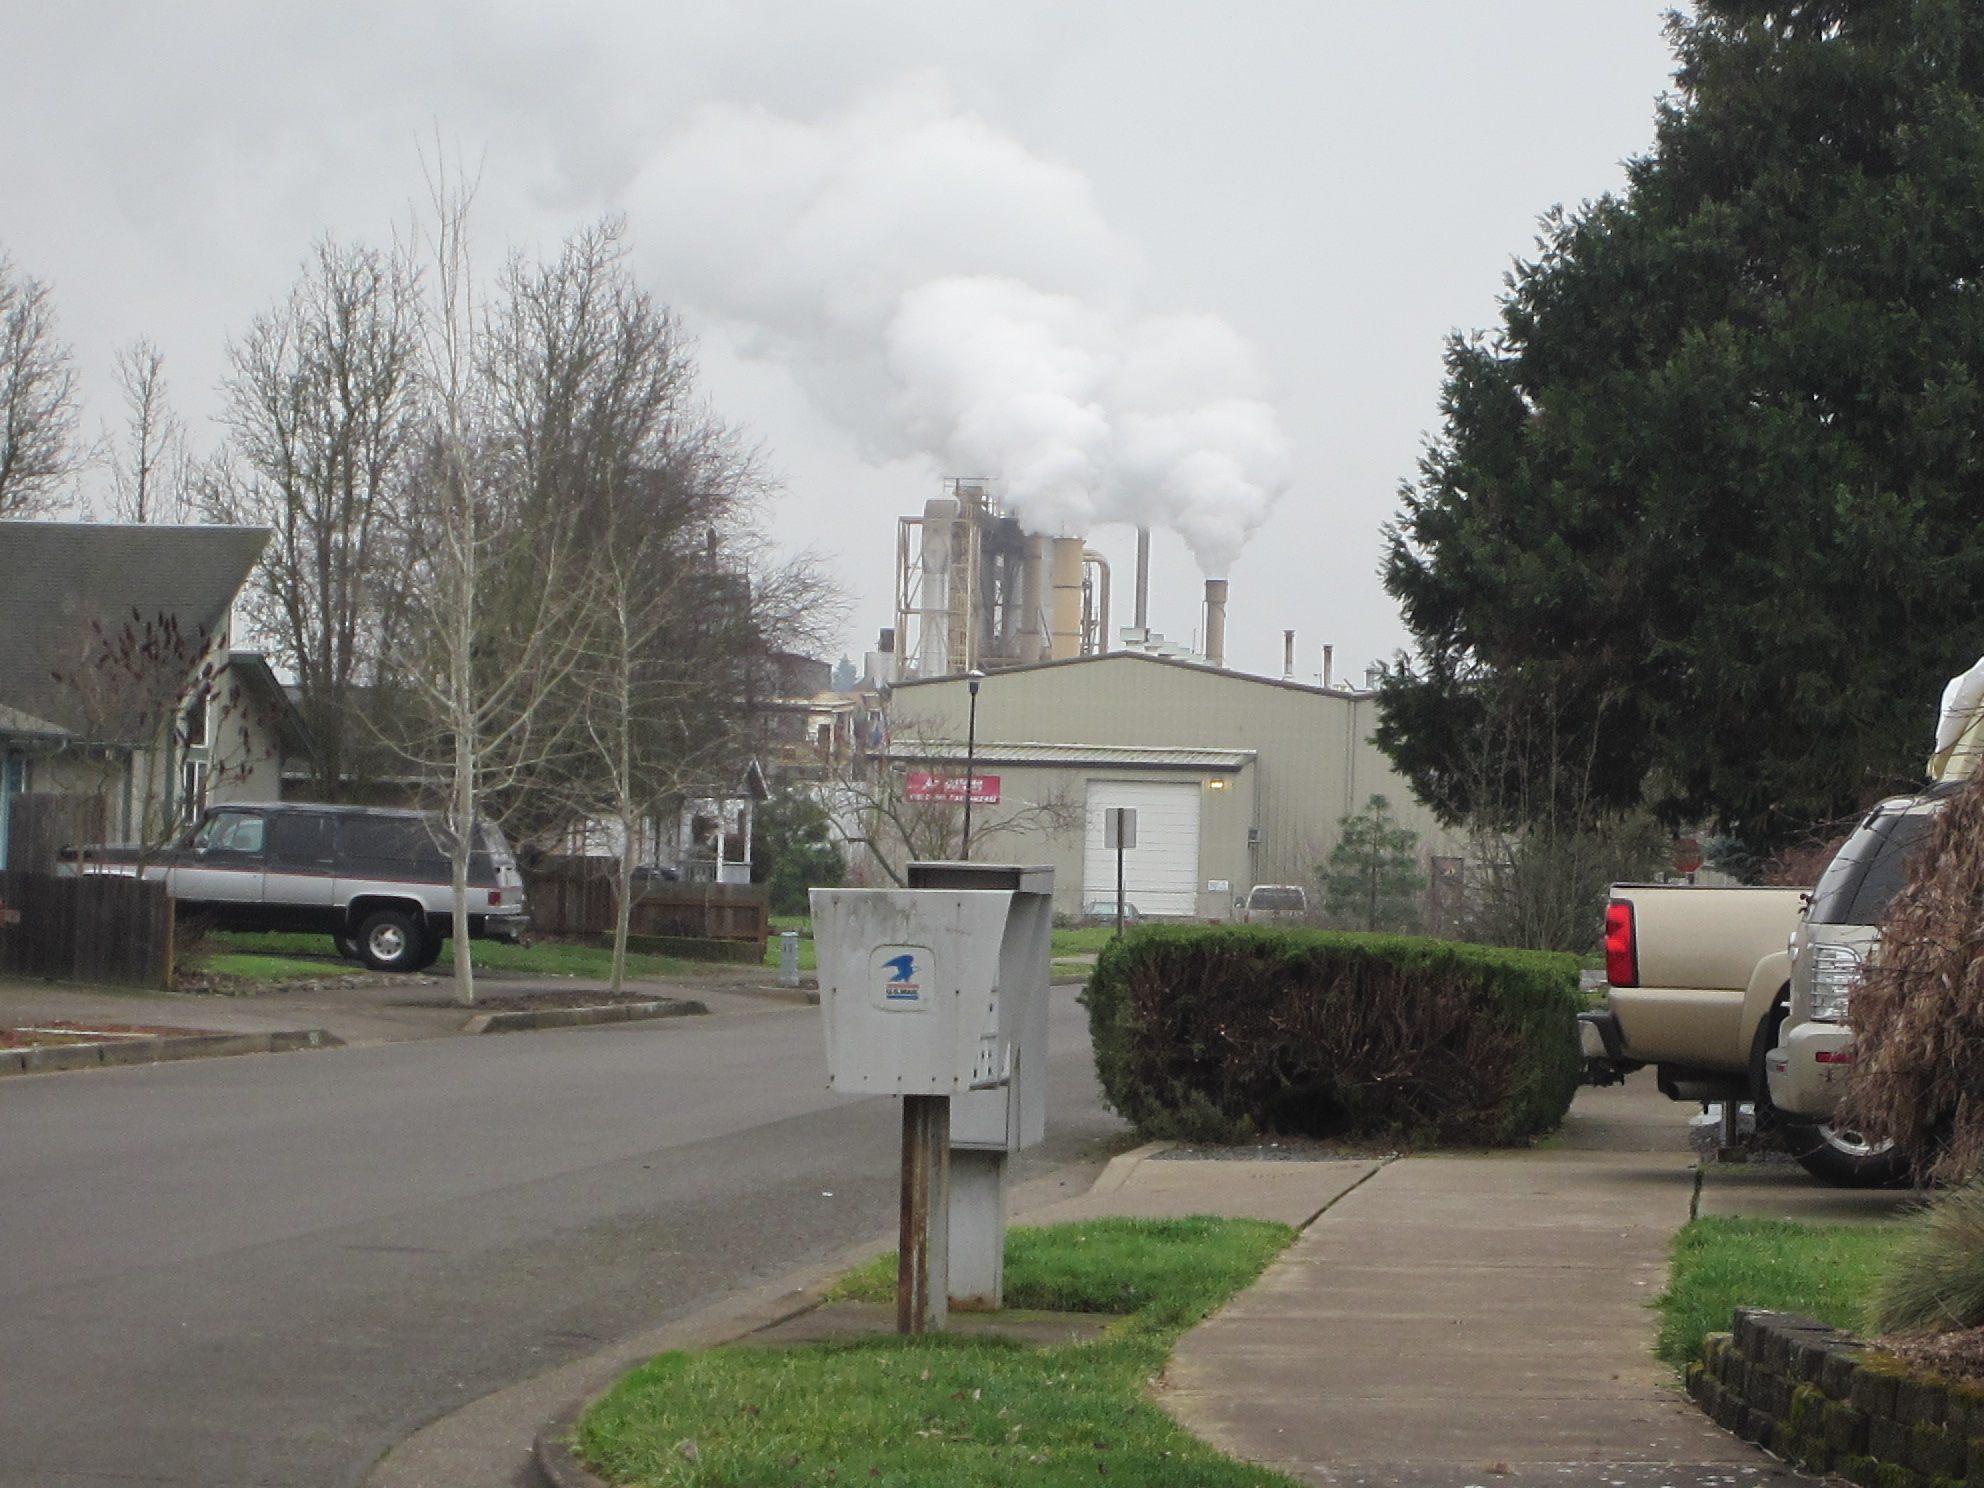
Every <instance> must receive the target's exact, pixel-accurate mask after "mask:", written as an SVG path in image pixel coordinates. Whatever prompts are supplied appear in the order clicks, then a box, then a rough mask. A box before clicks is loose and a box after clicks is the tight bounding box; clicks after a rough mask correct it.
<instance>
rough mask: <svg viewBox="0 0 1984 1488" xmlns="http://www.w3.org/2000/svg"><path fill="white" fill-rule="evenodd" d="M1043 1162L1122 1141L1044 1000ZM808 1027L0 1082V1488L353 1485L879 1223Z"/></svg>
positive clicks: (788, 1012)
mask: <svg viewBox="0 0 1984 1488" xmlns="http://www.w3.org/2000/svg"><path fill="white" fill-rule="evenodd" d="M1054 997H1055V1004H1054V1018H1053V1027H1052V1035H1051V1039H1052V1042H1051V1057H1050V1070H1049V1074H1050V1087H1049V1114H1048V1140H1047V1143H1046V1144H1045V1145H1044V1146H1043V1147H1042V1148H1039V1149H1036V1150H1035V1151H1033V1152H1030V1153H1028V1154H1027V1155H1026V1156H1025V1158H1024V1159H1023V1161H1022V1164H1021V1170H1020V1176H1021V1177H1025V1176H1029V1175H1032V1174H1038V1173H1042V1172H1045V1171H1048V1170H1050V1169H1052V1168H1054V1167H1057V1166H1060V1165H1063V1164H1067V1163H1071V1162H1078V1161H1088V1160H1093V1159H1097V1158H1099V1157H1100V1156H1102V1155H1106V1152H1107V1151H1108V1150H1109V1149H1110V1148H1112V1147H1113V1146H1120V1145H1121V1143H1122V1140H1123V1136H1124V1128H1123V1127H1122V1125H1121V1123H1120V1122H1118V1121H1117V1120H1116V1118H1114V1117H1113V1116H1111V1115H1109V1114H1108V1113H1106V1112H1105V1111H1104V1110H1103V1109H1102V1107H1101V1104H1100V1099H1099V1096H1098V1094H1097V1091H1096V1086H1095V1078H1094V1069H1093V1063H1092V1061H1091V1059H1090V1055H1089V1049H1088V1037H1087V1029H1086V1026H1085V1023H1084V1021H1083V1016H1082V1013H1081V1011H1080V1009H1079V1008H1078V1007H1076V1006H1075V1005H1074V1000H1073V998H1074V991H1073V989H1071V988H1057V989H1055V994H1054ZM824 1086H825V1070H824V1058H823V1054H822V1048H821V1036H820V1026H819V1016H818V1012H817V1010H815V1009H799V1008H789V1007H777V1008H772V1009H767V1010H763V1011H750V1012H735V1013H725V1014H721V1015H717V1016H711V1017H707V1018H687V1019H671V1020H666V1021H662V1022H657V1023H647V1024H638V1023H637V1024H624V1025H619V1026H613V1027H607V1028H601V1029H589V1030H574V1031H569V1032H555V1033H538V1034H518V1035H506V1036H502V1037H488V1038H457V1039H436V1040H428V1041H423V1042H417V1043H396V1044H386V1045H379V1046H372V1047H362V1048H351V1049H342V1050H333V1051H327V1052H323V1053H309V1054H289V1055H276V1056H268V1055H265V1056H254V1057H246V1058H237V1059H218V1060H205V1061H196V1062H193V1063H188V1064H176V1065H161V1066H152V1067H141V1068H133V1069H118V1070H105V1071H101V1072H92V1073H87V1074H75V1075H48V1076H22V1077H16V1078H14V1079H10V1080H7V1081H4V1082H0V1195H4V1198H0V1319H4V1323H3V1324H0V1326H4V1334H0V1336H4V1339H5V1343H4V1347H0V1484H4V1485H7V1488H14V1485H21V1488H26V1485H36V1488H50V1485H71V1484H75V1485H98V1484H102V1485H109V1484H119V1485H131V1484H199V1485H203V1488H249V1485H254V1488H316V1485H353V1484H357V1483H358V1482H360V1480H361V1479H362V1478H363V1477H364V1475H365V1473H366V1471H367V1470H368V1469H369V1468H370V1466H371V1465H372V1463H373V1462H374V1461H375V1460H376V1459H377V1458H378V1457H379V1456H380V1454H381V1453H383V1452H384V1451H386V1450H387V1449H388V1448H389V1447H391V1446H392V1445H394V1444H395V1443H396V1442H398V1441H400V1440H401V1439H402V1438H404V1437H405V1436H407V1435H409V1434H410V1433H411V1432H413V1431H414V1430H416V1429H417V1428H419V1427H420V1426H422V1425H423V1424H425V1423H426V1422H428V1421H430V1420H433V1419H435V1418H436V1417H438V1416H441V1415H443V1414H445V1413H447V1412H449V1411H451V1410H454V1409H456V1408H457V1407H459V1406H461V1405H463V1404H466V1403H467V1402H468V1401H470V1400H473V1399H476V1398H478V1397H480V1396H482V1395H484V1394H487V1393H488V1392H490V1391H493V1390H496V1389H499V1388H502V1387H504V1386H506V1385H510V1384H513V1383H516V1382H517V1381H520V1380H523V1379H527V1378H530V1377H531V1376H534V1375H536V1374H538V1373H541V1372H542V1371H544V1370H546V1369H549V1368H552V1367H554V1366H556V1365H559V1364H561V1363H564V1362H566V1361H568V1360H570V1359H573V1358H576V1357H579V1356H581V1355H584V1354H587V1353H590V1352H591V1351H593V1350H595V1349H597V1348H599V1347H601V1346H602V1345H604V1344H606V1343H608V1342H610V1341H612V1340H614V1339H617V1338H620V1337H624V1336H626V1335H629V1334H632V1333H634V1332H637V1331H639V1330H642V1329H645V1328H648V1327H652V1326H654V1325H656V1324H658V1323H662V1322H666V1321H668V1320H669V1319H671V1318H673V1317H677V1316H680V1315H682V1314H684V1313H686V1312H689V1311H691V1310H692V1309H694V1308H696V1307H698V1306H701V1305H704V1304H706V1303H708V1302H709V1301H710V1300H712V1299H713V1298H715V1297H718V1296H721V1295H723V1294H725V1293H727V1292H729V1291H732V1290H735V1289H737V1288H739V1287H742V1286H746V1285H749V1284H752V1283H754V1282H758V1281H763V1280H766V1279H769V1278H771V1277H774V1276H777V1275H779V1274H781V1273H783V1272H785V1271H787V1270H790V1269H791V1268H793V1267H794V1266H797V1265H803V1264H808V1263H813V1262H817V1261H820V1260H823V1259H825V1258H827V1257H829V1256H831V1255H834V1254H836V1253H837V1252H839V1251H841V1250H843V1249H845V1248H847V1247H848V1246H851V1245H854V1244H856V1243H859V1242H861V1241H863V1240H865V1239H867V1238H869V1237H871V1236H874V1235H877V1234H881V1233H885V1232H886V1231H888V1230H889V1229H890V1228H891V1227H892V1225H893V1223H894V1213H895V1184H896V1173H897V1138H898V1125H897V1120H898V1118H897V1108H896V1105H895V1103H894V1102H893V1101H887V1100H851V1099H848V1098H845V1097H840V1096H835V1095H832V1094H829V1093H828V1092H827V1091H826V1089H825V1088H824Z"/></svg>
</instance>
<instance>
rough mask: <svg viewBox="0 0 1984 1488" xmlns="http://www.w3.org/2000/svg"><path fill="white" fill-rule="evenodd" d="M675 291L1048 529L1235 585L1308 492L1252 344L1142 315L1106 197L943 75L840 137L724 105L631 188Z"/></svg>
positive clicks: (874, 101)
mask: <svg viewBox="0 0 1984 1488" xmlns="http://www.w3.org/2000/svg"><path fill="white" fill-rule="evenodd" d="M631 199H632V203H633V210H634V212H635V214H636V216H637V218H638V219H640V220H642V221H649V222H655V223H659V224H663V228H662V231H661V232H660V233H658V234H657V233H655V232H653V231H650V232H648V233H646V234H644V235H643V236H644V238H645V240H646V242H647V244H648V245H649V251H655V250H656V249H658V250H659V251H660V252H661V253H662V254H663V255H664V256H665V260H666V261H665V264H664V265H663V267H664V268H665V272H666V279H665V285H666V292H667V293H668V294H669V296H670V297H671V298H680V299H684V300H686V301H689V302H691V303H694V304H697V305H699V306H701V307H703V308H705V309H707V310H709V311H711V312H713V313H715V314H717V315H720V316H722V317H724V318H725V319H726V320H728V321H730V322H731V323H732V324H733V325H735V326H737V327H739V328H740V329H741V330H742V332H743V336H742V339H743V342H744V344H745V346H746V347H747V349H748V350H750V351H752V352H753V353H755V354H758V355H763V356H767V357H777V358H778V359H779V360H781V361H782V362H784V363H785V364H786V365H787V366H789V367H791V368H792V369H793V370H794V372H795V374H796V375H797V376H798V378H799V379H800V381H801V383H802V384H803V385H804V386H805V387H806V388H807V390H808V392H809V394H810V395H811V396H812V397H813V398H814V399H815V401H816V402H817V403H819V405H820V406H821V407H822V409H823V410H824V411H826V412H827V413H828V414H829V415H830V416H831V417H833V418H835V419H836V420H837V421H839V422H841V423H842V424H844V425H846V426H848V427H850V428H852V429H854V430H856V431H857V432H858V433H859V434H860V435H861V437H862V439H863V441H864V443H865V444H866V445H867V446H868V447H869V448H870V449H871V450H872V451H874V452H875V453H877V454H887V455H897V454H903V453H908V452H909V451H910V450H913V449H914V450H922V451H925V452H927V453H929V454H930V455H932V456H934V457H936V458H937V459H939V460H940V461H941V462H942V463H943V468H944V469H946V470H948V471H951V472H954V473H969V474H988V475H996V476H998V477H1000V478H1001V480H1002V481H1003V483H1004V487H1005V497H1006V502H1007V505H1008V506H1009V508H1010V509H1011V510H1012V511H1013V512H1014V514H1015V515H1016V516H1018V517H1019V518H1020V520H1021V521H1022V522H1023V523H1024V524H1025V525H1026V526H1027V527H1029V528H1030V529H1031V530H1033V531H1036V532H1039V533H1043V534H1048V535H1066V536H1078V535H1081V534H1083V533H1085V532H1086V531H1087V530H1088V529H1089V528H1090V527H1091V526H1093V525H1094V524H1095V523H1097V522H1108V521H1121V522H1137V523H1142V524H1146V525H1150V526H1165V527H1170V528H1172V529H1173V530H1175V531H1176V532H1178V533H1179V534H1180V535H1181V536H1182V537H1183V538H1184V539H1185V541H1186V542H1187V543H1188V544H1189V545H1190V546H1191V548H1192V550H1193V552H1194V553H1195V554H1196V555H1197V557H1198V560H1199V563H1200V565H1201V567H1203V568H1204V569H1205V571H1206V572H1207V573H1208V574H1211V575H1214V576H1223V575H1224V574H1225V573H1226V571H1227V570H1228V568H1229V567H1230V566H1231V565H1232V563H1233V561H1234V559H1235V558H1237V557H1238V556H1239V553H1240V550H1241V548H1242V546H1243V545H1244V544H1245V543H1246V541H1247V539H1248V537H1249V536H1250V535H1251V534H1252V533H1253V532H1254V531H1255V529H1257V528H1258V527H1259V526H1260V524H1261V522H1262V521H1263V520H1264V518H1265V517H1266V515H1267V512H1268V508H1269V506H1270V505H1271V504H1272V503H1273V501H1274V499H1275V498H1276V497H1277V496H1278V495H1279V494H1280V492H1281V490H1282V489H1283V488H1284V487H1285V485H1286V484H1287V480H1288V450H1287V445H1286V442H1285V440H1284V439H1283V437H1282V434H1281V431H1280V426H1279V421H1278V419H1277V418H1276V415H1275V413H1274V410H1273V408H1272V407H1271V405H1270V404H1269V403H1268V402H1267V401H1266V399H1265V396H1264V392H1263V388H1262V382H1263V379H1262V377H1261V375H1260V370H1259V367H1258V364H1257V360H1256V358H1255V356H1254V353H1253V349H1252V348H1251V347H1250V346H1249V345H1248V344H1247V343H1246V341H1245V340H1244V339H1243V338H1241V337H1240V336H1239V335H1238V334H1237V333H1236V332H1235V331H1234V330H1233V329H1232V327H1231V326H1229V325H1227V324H1226V322H1225V321H1223V320H1221V319H1220V318H1219V317H1217V316H1211V315H1153V314H1147V313H1142V312H1141V311H1140V309H1139V306H1138V304H1137V300H1138V292H1137V291H1138V286H1139V284H1140V282H1141V280H1142V278H1143V273H1142V261H1141V257H1140V255H1139V254H1138V252H1137V250H1136V248H1135V247H1134V245H1132V244H1131V243H1129V242H1128V241H1126V240H1125V239H1123V238H1122V237H1121V236H1120V235H1118V234H1117V233H1116V232H1115V231H1114V230H1113V229H1112V228H1111V227H1110V226H1109V224H1108V223H1107V222H1106V221H1105V220H1104V218H1103V216H1102V214H1101V212H1100V210H1099V209H1098V207H1097V205H1096V202H1095V197H1094V193H1093V191H1092V190H1091V189H1090V186H1089V183H1088V181H1087V179H1086V178H1085V177H1083V176H1082V175H1081V174H1080V173H1079V172H1077V171H1074V170H1071V169H1069V168H1068V167H1066V166H1064V165H1060V164H1057V163H1055V162H1053V161H1049V160H1045V159H1043V158H1041V157H1040V156H1038V155H1035V154H1033V153H1031V152H1030V151H1028V150H1027V149H1026V148H1025V147H1024V146H1022V145H1021V144H1019V143H1018V142H1017V141H1015V140H1013V139H1011V138H1010V137H1008V136H1006V135H1004V134H1001V133H999V132H998V131H997V130H996V129H994V128H992V127H991V126H990V125H988V124H987V123H985V122H984V121H983V120H981V119H979V118H977V117H975V116H973V115H970V114H967V113H963V112H961V111H959V110H958V109H957V107H956V106H955V105H954V104H953V103H952V101H951V99H950V97H949V95H948V93H947V91H946V90H945V88H944V86H943V84H942V82H941V80H940V79H937V78H934V77H931V76H927V75H922V76H917V77H912V78H909V79H906V80H905V81H903V82H902V83H900V84H899V85H897V86H896V87H894V88H891V89H888V90H886V91H884V92H882V93H879V94H876V95H874V96H871V97H869V98H866V99H864V100H862V101H861V102H860V103H858V104H856V105H855V106H854V107H852V108H850V109H848V110H846V111H844V112H842V113H839V114H835V115H832V116H830V117H827V118H824V119H821V120H818V121H814V122H801V121H797V120H793V119H787V118H781V117H779V116H776V115H773V114H770V113H768V112H766V111H764V110H762V109H755V108H743V107H738V106H734V105H729V104H711V105H706V106H705V107H703V108H702V109H700V110H698V111H697V113H696V114H695V115H694V116H693V117H692V118H691V120H690V122H689V123H688V124H687V125H686V126H685V127H684V128H683V129H681V130H680V131H678V132H677V133H676V134H674V135H672V136H671V137H669V138H668V139H667V140H665V141H664V143H663V146H662V148H661V149H660V150H659V151H658V152H657V153H656V154H655V156H654V157H653V158H652V159H651V160H650V161H649V162H648V164H647V166H646V168H645V169H644V171H643V172H642V174H641V177H640V178H639V180H638V181H637V182H636V184H635V186H634V188H633V192H632V196H631Z"/></svg>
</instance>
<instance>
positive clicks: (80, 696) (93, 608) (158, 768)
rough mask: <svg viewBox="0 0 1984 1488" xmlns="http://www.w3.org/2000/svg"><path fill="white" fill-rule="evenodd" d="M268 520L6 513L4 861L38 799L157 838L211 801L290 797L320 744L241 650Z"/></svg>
mask: <svg viewBox="0 0 1984 1488" xmlns="http://www.w3.org/2000/svg"><path fill="white" fill-rule="evenodd" d="M268 539H269V532H268V529H266V528H262V527H223V526H184V527H173V526H156V525H126V524H119V523H93V522H32V521H18V520H8V521H0V867H6V866H7V865H8V859H9V843H10V840H12V839H14V838H17V837H19V836H20V835H21V834H20V827H21V823H22V821H23V820H24V819H25V817H26V816H27V815H28V814H29V809H30V807H33V808H36V809H41V810H44V812H46V811H47V810H48V809H52V807H56V806H73V807H75V808H77V809H76V810H74V811H71V812H69V813H68V814H67V816H66V818H65V819H66V820H68V821H70V822H72V823H75V824H76V828H75V829H76V830H83V831H85V832H86V834H87V835H91V836H100V837H101V839H102V840H106V841H111V842H137V841H156V840H160V839H161V838H162V837H163V836H164V835H166V834H168V833H169V832H170V831H171V830H173V829H174V828H175V827H176V826H177V825H178V824H179V823H182V822H184V821H185V820H187V819H189V817H190V816H191V815H192V814H194V813H196V812H197V810H198V809H199V807H200V806H202V805H204V804H207V803H208V802H210V801H222V800H276V799H279V797H280V794H281V766H282V761H283V759H284V758H285V757H286V756H293V755H296V754H299V753H305V752H307V751H308V749H309V743H310V741H309V738H308V735H307V733H306V732H305V730H304V729H303V727H302V723H301V720H300V719H299V718H298V717H297V715H296V710H295V708H294V706H293V704H291V703H290V701H289V699H288V698H287V696H286V695H285V694H284V692H283V689H282V686H281V685H280V683H279V682H278V680H277V678H276V676H275V674H274V672H273V671H272V670H271V669H270V667H269V666H268V663H267V662H266V661H265V660H264V659H263V658H262V657H261V656H259V655H256V654H255V653H252V652H246V651H236V650H233V649H231V647H230V641H231V639H232V637H231V615H232V611H233V607H234V603H235V600H236V598H237V597H238V596H239V594H240V592H241V588H242V585H243V584H244V583H246V581H247V579H248V575H249V574H250V572H251V571H252V570H253V568H254V565H255V562H256V560H257V559H258V558H259V557H260V556H261V553H262V549H263V547H264V546H265V545H266V544H267V542H268Z"/></svg>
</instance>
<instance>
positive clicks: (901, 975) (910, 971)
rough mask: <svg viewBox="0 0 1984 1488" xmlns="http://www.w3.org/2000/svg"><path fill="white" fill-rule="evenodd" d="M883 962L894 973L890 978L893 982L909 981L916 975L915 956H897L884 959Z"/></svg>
mask: <svg viewBox="0 0 1984 1488" xmlns="http://www.w3.org/2000/svg"><path fill="white" fill-rule="evenodd" d="M882 964H883V965H884V966H886V967H888V968H889V970H890V971H891V972H893V973H894V975H893V976H891V977H890V978H889V981H890V982H892V983H894V982H907V981H909V980H910V979H911V978H912V977H914V976H915V975H916V957H914V956H896V957H894V958H892V959H890V960H888V961H884V962H883V963H882Z"/></svg>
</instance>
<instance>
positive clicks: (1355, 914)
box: [1318, 796, 1426, 930]
mask: <svg viewBox="0 0 1984 1488" xmlns="http://www.w3.org/2000/svg"><path fill="white" fill-rule="evenodd" d="M1337 831H1338V833H1339V835H1338V837H1337V843H1336V846H1335V847H1334V848H1332V849H1331V850H1330V860H1329V862H1327V863H1325V864H1324V865H1323V866H1322V868H1321V869H1320V870H1318V872H1319V875H1320V877H1321V878H1322V880H1323V912H1324V913H1325V914H1327V915H1328V916H1329V917H1330V920H1331V921H1332V922H1333V923H1335V924H1338V925H1342V926H1345V927H1347V928H1349V929H1352V930H1416V929H1417V928H1419V903H1420V899H1421V898H1422V897H1423V896H1424V894H1425V891H1426V879H1425V875H1424V874H1422V873H1421V872H1420V871H1419V834H1418V833H1417V832H1415V831H1413V830H1412V829H1411V828H1410V827H1402V826H1400V825H1399V824H1398V819H1397V818H1396V817H1394V816H1393V815H1392V808H1391V802H1389V801H1387V800H1386V799H1385V798H1384V797H1383V796H1373V797H1371V799H1370V800H1369V801H1367V802H1366V803H1365V805H1364V809H1363V811H1361V812H1359V813H1358V814H1357V815H1355V816H1346V817H1341V818H1339V819H1338V821H1337Z"/></svg>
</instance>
